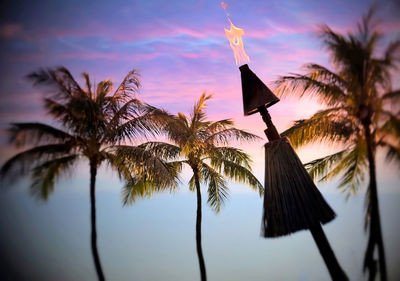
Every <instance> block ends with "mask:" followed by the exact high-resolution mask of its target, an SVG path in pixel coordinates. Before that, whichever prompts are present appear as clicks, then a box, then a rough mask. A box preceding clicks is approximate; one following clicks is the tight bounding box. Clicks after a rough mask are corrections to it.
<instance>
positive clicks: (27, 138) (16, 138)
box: [7, 123, 74, 147]
mask: <svg viewBox="0 0 400 281" xmlns="http://www.w3.org/2000/svg"><path fill="white" fill-rule="evenodd" d="M7 131H8V133H9V135H10V140H9V141H10V143H13V144H14V145H15V146H17V147H21V146H24V145H26V144H28V143H29V144H33V145H37V144H40V143H49V142H65V141H67V140H73V139H74V137H73V136H72V135H70V134H69V133H68V132H65V131H63V130H60V129H57V128H55V127H52V126H50V125H46V124H43V123H12V124H11V126H10V128H9V129H8V130H7Z"/></svg>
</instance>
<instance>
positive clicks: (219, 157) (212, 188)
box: [124, 94, 264, 280]
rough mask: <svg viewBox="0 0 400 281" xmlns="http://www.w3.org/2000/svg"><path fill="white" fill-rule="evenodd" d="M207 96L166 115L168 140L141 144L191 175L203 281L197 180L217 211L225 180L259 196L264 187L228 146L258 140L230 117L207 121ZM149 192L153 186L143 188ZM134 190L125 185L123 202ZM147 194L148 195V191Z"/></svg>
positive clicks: (224, 192) (131, 198)
mask: <svg viewBox="0 0 400 281" xmlns="http://www.w3.org/2000/svg"><path fill="white" fill-rule="evenodd" d="M210 98H211V95H206V94H202V96H201V97H200V99H199V100H198V101H197V102H196V103H195V105H194V108H193V111H192V112H191V114H190V117H187V116H186V115H185V114H183V113H180V112H179V113H178V115H177V116H174V117H171V116H167V119H164V120H166V121H165V126H164V130H165V133H166V136H167V138H168V140H170V141H171V142H172V143H173V144H169V143H165V142H147V143H144V144H142V145H141V147H143V148H144V149H145V150H146V151H149V152H151V153H153V154H154V155H155V156H156V157H160V158H162V159H165V160H170V162H168V163H169V164H170V165H172V166H175V168H176V171H177V172H178V173H179V172H180V171H181V170H182V166H183V165H184V164H185V165H188V166H189V167H190V168H191V170H192V172H193V176H192V177H191V179H190V181H189V189H190V190H191V191H196V195H197V215H196V246H197V255H198V259H199V265H200V275H201V280H206V279H207V277H206V268H205V263H204V258H203V250H202V246H201V220H202V208H201V192H200V183H201V182H203V183H205V184H206V185H207V186H208V189H207V192H208V200H207V202H208V203H209V204H210V206H211V208H212V209H213V210H214V211H215V212H216V213H218V212H219V211H220V209H221V206H222V205H223V203H224V200H225V199H226V198H227V196H228V192H229V188H228V186H227V184H226V179H225V178H228V179H230V180H233V181H235V182H239V183H245V184H247V185H249V186H250V187H251V188H253V189H254V190H256V191H258V192H259V194H260V196H261V195H262V194H263V191H264V188H263V186H262V184H261V183H260V182H259V181H258V180H257V178H256V177H255V176H254V175H253V174H252V172H251V168H250V164H251V160H250V157H249V155H247V154H246V153H244V152H243V151H242V150H240V149H238V148H234V147H231V146H228V145H229V142H230V141H254V140H257V139H259V137H257V136H256V135H253V134H251V133H248V132H245V131H243V130H239V129H236V128H235V127H234V123H233V121H231V120H230V119H224V120H219V121H216V122H211V121H207V120H206V113H205V107H206V101H207V100H209V99H210ZM147 190H149V191H150V192H151V191H152V190H153V189H147ZM136 192H137V189H135V188H132V186H127V187H126V188H125V195H124V198H125V203H131V202H133V201H134V200H135V199H136ZM149 195H150V194H149Z"/></svg>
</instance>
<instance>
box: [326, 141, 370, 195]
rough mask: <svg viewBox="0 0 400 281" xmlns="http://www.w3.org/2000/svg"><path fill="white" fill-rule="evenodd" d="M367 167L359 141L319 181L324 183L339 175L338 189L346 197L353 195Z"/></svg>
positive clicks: (364, 154) (362, 144)
mask: <svg viewBox="0 0 400 281" xmlns="http://www.w3.org/2000/svg"><path fill="white" fill-rule="evenodd" d="M367 167H368V161H367V156H366V147H365V143H364V141H363V140H359V142H358V144H357V145H356V146H355V147H353V148H352V150H351V151H349V152H347V153H346V154H345V155H344V157H342V161H340V162H338V163H337V165H336V166H335V167H334V168H332V169H331V170H330V171H329V172H328V173H327V174H326V175H325V176H324V177H322V178H321V179H320V180H321V181H326V180H328V179H331V178H333V177H336V176H338V175H341V179H340V184H339V186H338V188H339V189H342V192H344V193H347V196H350V195H352V194H355V193H356V192H357V191H358V189H359V188H360V186H361V183H362V182H363V181H364V176H365V171H366V168H367Z"/></svg>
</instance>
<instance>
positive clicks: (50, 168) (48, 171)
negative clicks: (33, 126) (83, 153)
mask: <svg viewBox="0 0 400 281" xmlns="http://www.w3.org/2000/svg"><path fill="white" fill-rule="evenodd" d="M78 158H79V156H78V155H68V156H65V157H61V158H56V159H52V160H50V161H46V162H44V163H43V164H40V165H38V166H36V167H35V168H33V170H32V185H31V194H32V195H33V196H35V197H38V198H40V199H43V200H45V201H46V200H47V199H48V197H49V196H50V194H51V193H52V192H53V191H54V183H55V182H56V181H57V179H58V178H59V177H60V176H61V175H62V174H64V173H66V172H68V171H69V170H70V169H71V167H72V166H73V165H74V164H75V161H76V160H78Z"/></svg>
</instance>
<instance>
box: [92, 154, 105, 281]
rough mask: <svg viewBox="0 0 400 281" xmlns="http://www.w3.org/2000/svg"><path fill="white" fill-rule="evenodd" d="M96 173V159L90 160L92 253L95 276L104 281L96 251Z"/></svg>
mask: <svg viewBox="0 0 400 281" xmlns="http://www.w3.org/2000/svg"><path fill="white" fill-rule="evenodd" d="M96 174H97V163H96V160H90V216H91V223H92V234H91V243H92V254H93V259H94V265H95V267H96V272H97V277H98V279H99V280H100V281H104V280H105V279H104V274H103V269H102V268H101V263H100V257H99V252H98V251H97V232H96V199H95V184H96Z"/></svg>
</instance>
